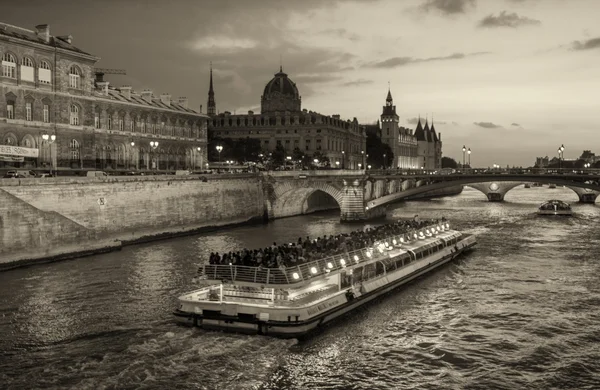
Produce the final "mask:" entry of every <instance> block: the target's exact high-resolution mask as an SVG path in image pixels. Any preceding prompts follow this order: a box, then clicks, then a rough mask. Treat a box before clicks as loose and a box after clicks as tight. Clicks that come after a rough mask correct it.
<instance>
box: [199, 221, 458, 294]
mask: <svg viewBox="0 0 600 390" xmlns="http://www.w3.org/2000/svg"><path fill="white" fill-rule="evenodd" d="M449 229H450V224H449V223H448V222H442V223H439V224H433V225H429V226H426V227H424V228H421V229H414V230H411V231H408V232H406V233H403V234H400V235H395V236H391V237H387V238H385V239H381V240H377V243H378V245H375V246H374V247H373V248H362V249H357V250H354V251H352V252H346V253H344V254H338V255H333V256H328V257H325V258H322V259H318V260H313V261H310V262H307V263H302V264H298V265H296V266H292V267H285V268H283V269H281V268H263V267H255V266H244V265H232V264H229V265H227V264H203V265H202V268H201V270H202V271H201V272H200V275H199V277H200V279H207V280H219V281H224V282H225V281H229V282H247V283H258V284H262V285H291V284H297V283H302V282H306V281H308V280H310V279H312V278H314V277H318V276H321V275H324V274H327V273H330V272H332V271H337V270H340V269H342V268H345V267H349V266H353V265H356V264H360V263H364V262H367V261H370V260H373V258H374V256H375V258H377V257H378V256H380V255H381V254H382V253H384V251H385V248H387V247H389V246H397V245H401V244H402V243H409V242H412V241H414V240H418V239H424V238H428V237H429V238H430V237H433V236H435V235H436V234H438V233H440V232H443V231H446V230H449Z"/></svg>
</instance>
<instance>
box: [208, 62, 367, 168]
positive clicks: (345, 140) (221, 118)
mask: <svg viewBox="0 0 600 390" xmlns="http://www.w3.org/2000/svg"><path fill="white" fill-rule="evenodd" d="M210 85H211V89H210V91H209V95H208V96H209V97H208V103H209V107H210V105H211V104H214V91H213V90H212V73H211V80H210ZM208 128H209V131H211V132H212V134H214V136H215V137H220V138H234V139H239V138H247V137H249V138H256V139H259V140H260V143H261V147H262V149H263V150H264V151H273V150H275V148H276V147H277V145H281V146H282V147H283V148H284V149H285V150H286V152H287V153H288V155H289V156H292V153H293V151H294V150H295V149H296V148H298V149H299V150H300V151H301V152H302V153H305V154H306V155H308V154H310V155H314V154H315V153H316V152H320V154H322V155H323V156H327V157H328V158H329V161H330V165H331V166H332V167H339V168H345V169H358V168H359V164H360V166H361V167H364V164H365V160H364V159H365V155H364V151H365V148H366V134H365V130H364V128H363V127H362V126H360V125H359V124H358V121H357V119H356V118H354V119H353V120H352V121H350V120H342V119H341V118H340V116H339V115H331V116H328V115H323V114H319V113H317V112H313V111H308V110H306V109H302V105H301V97H300V93H299V92H298V88H297V87H296V84H295V83H294V82H293V81H292V80H290V79H289V78H288V75H287V74H285V73H284V72H283V69H281V68H280V70H279V72H278V73H276V74H275V77H273V79H272V80H271V81H269V82H268V83H267V85H266V86H265V89H264V92H263V95H262V97H261V112H260V114H255V113H254V112H252V111H248V113H247V114H243V115H232V114H231V113H230V112H224V113H221V114H218V115H211V119H210V120H209V124H208Z"/></svg>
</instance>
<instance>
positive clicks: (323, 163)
mask: <svg viewBox="0 0 600 390" xmlns="http://www.w3.org/2000/svg"><path fill="white" fill-rule="evenodd" d="M312 157H313V158H312V159H313V162H314V160H315V159H317V160H319V162H318V163H316V165H317V166H320V167H328V166H329V157H327V156H326V155H324V154H323V153H322V152H321V151H320V150H317V151H316V152H315V153H314V154H313V156H312Z"/></svg>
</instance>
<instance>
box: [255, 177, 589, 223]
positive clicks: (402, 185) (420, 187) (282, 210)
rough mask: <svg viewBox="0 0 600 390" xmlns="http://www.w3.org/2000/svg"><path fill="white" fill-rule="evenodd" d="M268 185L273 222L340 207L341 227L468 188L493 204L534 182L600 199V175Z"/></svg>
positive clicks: (276, 181) (306, 180) (296, 180)
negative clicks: (407, 202) (400, 205)
mask: <svg viewBox="0 0 600 390" xmlns="http://www.w3.org/2000/svg"><path fill="white" fill-rule="evenodd" d="M262 180H263V189H264V193H265V203H266V209H267V210H266V211H267V214H268V216H269V218H280V217H286V216H291V215H298V214H306V213H310V212H313V211H317V210H319V209H332V208H338V207H339V209H340V214H341V215H340V220H341V221H363V220H368V219H373V218H376V217H381V216H384V215H385V211H386V207H385V206H386V205H388V204H390V203H393V202H397V201H400V200H405V199H411V198H415V197H419V196H430V197H434V196H444V195H448V194H451V193H459V192H460V191H461V190H462V186H465V185H469V186H471V187H473V188H476V189H478V190H480V191H481V192H483V193H484V194H485V195H486V196H487V197H488V199H489V200H490V201H502V200H503V199H504V195H505V194H506V193H507V192H508V191H509V190H511V189H512V188H514V187H516V186H518V185H520V184H523V183H528V182H543V183H553V184H556V185H560V186H567V187H569V188H571V189H572V190H573V191H575V192H576V193H577V195H578V196H579V200H580V201H581V202H585V203H595V201H596V198H597V197H598V195H600V175H575V174H572V175H568V174H556V175H549V174H489V173H487V174H483V173H480V174H452V175H441V174H438V175H436V174H429V173H410V174H397V173H396V172H393V171H390V172H365V171H362V170H327V171H282V172H266V173H263V175H262Z"/></svg>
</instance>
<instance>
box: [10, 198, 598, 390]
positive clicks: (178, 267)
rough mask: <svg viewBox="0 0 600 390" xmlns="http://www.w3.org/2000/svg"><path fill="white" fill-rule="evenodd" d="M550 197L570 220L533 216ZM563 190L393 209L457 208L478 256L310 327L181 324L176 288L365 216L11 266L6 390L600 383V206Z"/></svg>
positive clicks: (334, 216)
mask: <svg viewBox="0 0 600 390" xmlns="http://www.w3.org/2000/svg"><path fill="white" fill-rule="evenodd" d="M550 198H559V199H562V200H565V201H568V202H572V205H573V208H574V211H575V213H576V215H575V216H574V217H572V218H564V217H563V218H548V217H538V216H536V215H535V211H536V209H537V205H538V204H539V203H541V202H542V201H544V200H546V199H550ZM576 201H577V196H576V195H575V194H574V193H573V192H572V191H570V190H569V189H565V188H557V189H548V188H530V189H525V188H522V187H521V188H516V189H514V190H512V191H511V192H509V193H508V194H507V196H506V202H504V203H489V202H487V200H486V199H485V197H484V195H483V194H481V193H480V192H478V191H475V190H472V189H469V188H467V189H465V191H464V192H463V193H462V194H461V195H459V196H455V197H448V198H442V199H436V200H432V201H418V202H417V201H415V202H406V203H402V204H399V205H397V207H396V208H395V209H394V210H390V211H389V212H388V218H389V219H397V218H399V217H410V216H412V215H414V214H416V213H418V214H419V215H420V216H421V217H423V218H439V217H441V216H445V217H447V218H449V219H450V220H451V221H452V222H453V224H454V226H455V227H457V228H459V229H462V230H465V231H468V232H472V233H475V234H477V236H478V241H479V245H478V247H477V248H476V249H475V250H474V251H473V252H471V253H470V254H468V255H467V256H465V257H463V258H461V259H460V260H457V261H455V262H453V263H451V264H449V265H447V266H444V267H443V268H441V269H439V270H437V271H435V272H433V273H432V274H429V275H427V276H425V277H422V278H420V279H418V280H416V281H414V282H413V283H411V284H409V285H407V286H405V287H403V288H401V289H399V290H397V291H396V292H395V293H393V294H391V295H388V296H387V297H384V298H382V299H380V300H378V302H376V303H374V304H371V305H369V306H368V307H366V308H364V309H361V310H360V311H359V312H356V313H353V314H351V315H350V316H348V317H345V318H343V319H341V320H340V321H339V322H337V323H335V324H334V325H332V326H329V327H327V328H326V329H325V330H324V331H323V332H321V333H319V334H316V335H314V336H313V337H311V338H310V339H308V340H305V341H302V342H298V341H296V340H279V339H273V338H267V337H261V336H245V335H235V334H223V333H218V332H207V331H203V330H200V329H190V328H186V327H181V326H177V325H175V324H174V322H173V319H172V318H171V311H172V310H173V309H174V308H175V306H176V301H175V297H176V296H177V295H179V294H181V293H183V292H185V291H187V290H190V289H192V288H193V285H192V283H191V280H192V278H193V276H194V274H195V272H196V264H197V263H199V262H200V261H201V259H202V258H203V257H205V256H206V255H207V254H208V253H209V252H210V251H212V250H216V251H219V252H223V251H228V250H232V249H235V248H242V247H252V248H255V247H258V246H267V245H269V244H271V243H272V242H273V241H277V242H284V241H291V240H294V239H296V238H297V237H298V236H307V235H309V236H318V235H323V234H332V233H335V232H340V231H349V230H351V229H355V228H357V227H356V226H351V225H340V224H339V222H338V219H339V214H338V213H336V212H332V213H325V214H318V215H310V216H301V217H293V218H288V219H282V220H278V221H275V222H273V223H270V224H268V225H261V226H250V227H240V228H235V229H231V230H228V231H219V232H213V233H208V234H202V235H196V236H190V237H184V238H178V239H171V240H166V241H159V242H155V243H151V244H144V245H138V246H131V247H127V248H124V249H123V250H122V251H120V252H115V253H109V254H103V255H98V256H92V257H86V258H81V259H77V260H72V261H64V262H58V263H52V264H45V265H39V266H33V267H29V268H22V269H16V270H12V271H7V272H4V273H0V388H6V389H37V388H50V389H63V388H65V389H175V388H177V389H265V390H266V389H594V388H595V389H598V388H600V224H599V222H598V221H599V217H600V205H598V204H596V205H584V204H577V203H576Z"/></svg>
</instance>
